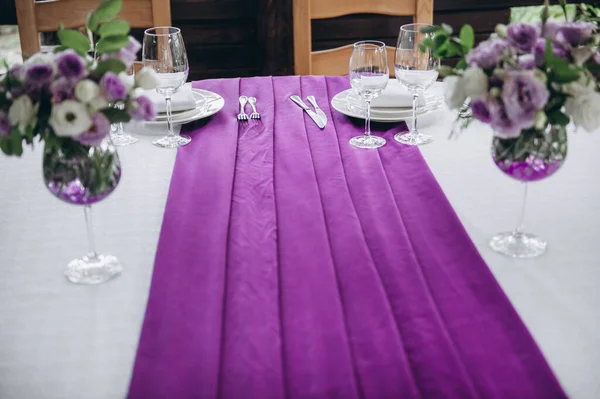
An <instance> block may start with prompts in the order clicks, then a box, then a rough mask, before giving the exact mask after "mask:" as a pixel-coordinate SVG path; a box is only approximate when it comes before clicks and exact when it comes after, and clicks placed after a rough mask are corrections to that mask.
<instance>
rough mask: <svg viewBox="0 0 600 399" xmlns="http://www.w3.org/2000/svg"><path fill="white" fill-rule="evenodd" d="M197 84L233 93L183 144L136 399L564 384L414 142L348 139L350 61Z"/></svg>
mask: <svg viewBox="0 0 600 399" xmlns="http://www.w3.org/2000/svg"><path fill="white" fill-rule="evenodd" d="M194 86H195V87H200V88H203V89H207V90H212V91H215V92H218V93H219V94H221V95H222V96H223V97H224V98H225V100H226V103H225V108H224V109H223V110H222V111H221V112H220V113H219V114H217V115H215V116H214V117H213V119H212V120H210V121H208V122H207V123H206V124H203V126H201V127H200V126H196V127H192V130H193V131H192V132H191V133H192V134H193V136H192V137H193V141H192V143H191V144H190V145H188V146H187V147H184V148H182V149H180V150H179V152H178V154H177V160H176V164H175V169H174V171H173V177H172V181H171V187H170V191H169V196H168V200H167V206H166V210H165V216H164V221H163V226H162V231H161V236H160V241H159V245H158V250H157V255H156V263H155V267H154V275H153V279H152V286H151V290H150V297H149V300H148V308H147V312H146V317H145V321H144V325H143V329H142V334H141V338H140V343H139V348H138V353H137V358H136V362H135V367H134V370H133V376H132V381H131V386H130V392H129V397H130V398H209V399H213V398H215V399H216V398H231V399H253V398H256V399H268V398H290V399H292V398H293V399H307V398H319V399H321V398H344V399H345V398H367V399H383V398H394V399H396V398H460V399H466V398H498V399H510V398H528V399H532V398H544V399H547V398H564V397H565V394H564V393H563V392H562V390H561V388H560V386H559V384H558V382H557V380H556V379H555V377H554V376H553V374H552V372H551V370H550V368H549V367H548V365H547V363H546V361H545V360H544V358H543V356H542V354H541V353H540V351H539V349H538V347H537V346H536V344H535V342H534V341H533V339H532V338H531V336H530V335H529V332H528V331H527V329H526V328H525V326H524V325H523V323H522V322H521V320H520V319H519V317H518V315H517V314H516V312H515V311H514V309H513V308H512V306H511V304H510V303H509V301H508V299H507V298H506V297H505V295H504V293H503V292H502V290H501V289H500V287H499V286H498V284H497V283H496V281H495V279H494V277H493V276H492V274H491V272H490V271H489V269H488V268H487V266H486V265H485V263H484V262H483V260H482V259H481V257H480V256H479V254H478V253H477V250H476V249H475V247H474V246H473V244H472V242H471V241H470V239H469V237H468V235H467V233H466V232H465V231H464V228H463V227H462V225H461V223H460V221H459V220H458V218H457V217H456V215H455V213H454V211H453V210H452V208H451V206H450V204H449V203H448V201H447V199H446V198H445V196H444V194H443V192H442V191H441V189H440V187H439V186H438V184H437V182H436V180H435V178H434V177H433V175H432V173H431V171H430V170H429V168H428V166H427V164H426V163H425V161H424V159H423V157H422V156H421V154H420V152H419V150H418V148H415V147H406V146H402V145H399V144H397V143H396V142H394V141H393V134H394V133H396V131H397V130H398V127H397V126H396V127H393V126H392V125H385V126H378V127H377V128H379V129H377V128H376V129H374V131H377V134H381V135H383V137H385V138H386V139H387V140H388V144H387V145H386V146H385V147H383V148H381V149H379V150H359V149H355V148H353V147H351V146H350V145H349V144H348V140H349V139H350V138H351V137H353V136H355V135H358V134H360V133H361V132H362V128H363V127H362V124H361V123H356V122H352V121H350V120H349V119H348V118H347V117H345V116H343V115H341V114H339V113H337V112H335V111H332V110H331V109H330V105H329V103H330V100H331V98H332V97H333V96H334V95H335V94H336V93H338V92H340V91H342V90H344V89H346V88H348V80H347V78H323V77H302V78H300V77H283V78H270V77H265V78H251V79H229V80H212V81H202V82H196V83H195V84H194ZM241 94H244V95H247V96H254V97H257V99H258V106H259V112H261V115H262V120H260V121H253V120H251V121H249V122H247V123H242V124H239V123H238V122H237V120H236V119H235V115H236V114H237V112H238V103H237V98H238V96H239V95H241ZM292 94H298V95H301V96H302V97H303V98H305V97H306V96H307V95H311V94H312V95H315V97H316V98H317V101H318V103H319V105H320V106H321V108H323V110H324V111H325V113H326V114H327V115H328V118H329V123H328V125H327V126H326V128H325V129H324V130H323V131H321V130H320V129H318V127H317V126H316V125H315V124H314V123H313V122H312V120H311V119H310V118H308V116H307V115H305V114H304V113H302V111H301V109H300V108H298V107H297V106H296V105H295V104H294V103H292V102H291V101H290V100H289V99H288V98H289V96H290V95H292ZM384 129H387V130H384ZM432 145H436V144H435V143H434V144H432Z"/></svg>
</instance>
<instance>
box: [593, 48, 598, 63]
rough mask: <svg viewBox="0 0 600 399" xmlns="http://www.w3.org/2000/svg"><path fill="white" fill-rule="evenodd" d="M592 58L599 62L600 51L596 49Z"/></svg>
mask: <svg viewBox="0 0 600 399" xmlns="http://www.w3.org/2000/svg"><path fill="white" fill-rule="evenodd" d="M593 59H594V62H595V63H596V64H600V51H596V54H594V58H593Z"/></svg>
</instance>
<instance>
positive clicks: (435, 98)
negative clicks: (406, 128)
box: [331, 84, 444, 122]
mask: <svg viewBox="0 0 600 399" xmlns="http://www.w3.org/2000/svg"><path fill="white" fill-rule="evenodd" d="M440 92H441V86H440V85H438V84H434V86H432V88H431V89H430V90H428V91H427V92H425V104H424V105H423V106H420V107H418V108H417V115H425V114H429V113H432V112H434V111H435V110H437V109H439V108H440V107H441V106H442V104H443V103H444V97H443V96H442V95H441V94H440ZM353 95H354V93H353V91H352V89H348V90H344V91H342V92H340V93H338V94H336V95H335V96H334V97H333V98H332V99H331V106H332V107H333V109H335V110H336V111H338V112H340V113H342V114H344V115H347V116H350V117H352V118H358V119H365V116H366V111H365V109H364V108H361V107H358V106H357V105H356V103H355V102H354V101H349V98H348V97H351V98H352V96H353ZM411 119H412V108H376V107H374V108H371V120H372V121H373V122H401V121H406V120H411Z"/></svg>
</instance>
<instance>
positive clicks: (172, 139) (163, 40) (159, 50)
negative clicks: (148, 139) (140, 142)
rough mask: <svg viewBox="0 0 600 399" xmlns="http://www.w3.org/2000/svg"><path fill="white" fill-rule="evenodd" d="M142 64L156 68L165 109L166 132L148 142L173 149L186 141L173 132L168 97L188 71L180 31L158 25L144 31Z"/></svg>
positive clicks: (177, 87) (185, 78)
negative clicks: (163, 135) (164, 134)
mask: <svg viewBox="0 0 600 399" xmlns="http://www.w3.org/2000/svg"><path fill="white" fill-rule="evenodd" d="M142 63H143V65H144V66H145V67H150V68H152V69H154V70H155V71H156V74H157V77H158V85H157V87H156V91H157V92H158V93H160V94H162V95H163V96H165V101H166V108H167V135H166V136H165V137H162V138H160V139H158V140H154V141H153V142H152V144H154V145H156V146H158V147H163V148H177V147H181V146H184V145H186V144H188V143H189V142H190V141H192V139H191V138H190V137H189V136H184V135H179V134H175V133H174V132H173V115H172V111H171V97H172V96H173V95H174V94H175V93H176V92H177V91H178V90H179V88H180V87H181V86H182V85H183V84H184V83H185V81H186V80H187V77H188V73H189V66H188V59H187V54H186V52H185V45H184V43H183V37H182V36H181V30H180V29H179V28H175V27H172V26H160V27H157V28H150V29H146V30H145V31H144V43H143V47H142Z"/></svg>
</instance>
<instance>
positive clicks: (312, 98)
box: [306, 96, 327, 125]
mask: <svg viewBox="0 0 600 399" xmlns="http://www.w3.org/2000/svg"><path fill="white" fill-rule="evenodd" d="M306 99H307V100H308V102H309V103H311V104H312V106H313V107H315V111H317V115H319V117H320V118H321V119H322V120H323V123H324V124H325V125H327V115H325V112H323V110H322V109H321V108H320V107H319V104H317V100H315V96H308V97H306Z"/></svg>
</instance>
